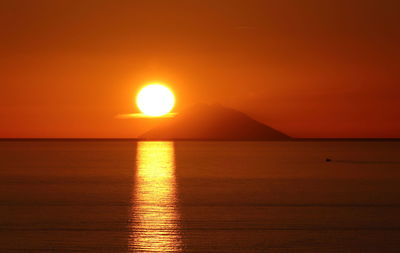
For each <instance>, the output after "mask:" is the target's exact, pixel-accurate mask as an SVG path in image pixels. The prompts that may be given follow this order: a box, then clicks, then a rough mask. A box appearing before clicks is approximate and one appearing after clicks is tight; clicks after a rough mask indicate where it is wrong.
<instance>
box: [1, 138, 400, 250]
mask: <svg viewBox="0 0 400 253" xmlns="http://www.w3.org/2000/svg"><path fill="white" fill-rule="evenodd" d="M0 252H1V253H4V252H198V253H203V252H205V253H207V252H216V253H217V252H218V253H219V252H221V253H222V252H225V253H232V252H249V253H252V252H254V253H256V252H257V253H258V252H285V253H286V252H289V253H290V252H296V253H299V252H307V253H314V252H315V253H317V252H318V253H321V252H331V253H333V252H346V253H358V252H359V253H369V252H393V253H395V252H396V253H397V252H400V142H388V141H386V142H385V141H286V142H212V141H199V142H195V141H177V142H168V141H167V142H156V141H153V142H151V141H134V140H34V141H29V140H17V141H16V140H12V141H11V140H9V141H7V140H3V141H0Z"/></svg>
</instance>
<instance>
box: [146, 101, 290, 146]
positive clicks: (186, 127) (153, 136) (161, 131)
mask: <svg viewBox="0 0 400 253" xmlns="http://www.w3.org/2000/svg"><path fill="white" fill-rule="evenodd" d="M139 138H140V139H147V140H167V139H168V140H177V139H181V140H184V139H187V140H288V139H290V137H289V136H287V135H285V134H283V133H281V132H279V131H277V130H275V129H273V128H271V127H269V126H266V125H264V124H262V123H260V122H258V121H256V120H254V119H252V118H250V117H249V116H247V115H246V114H244V113H242V112H239V111H236V110H234V109H231V108H226V107H223V106H221V105H207V104H196V105H194V106H192V107H190V108H188V109H186V110H184V111H183V112H181V113H180V114H178V115H177V116H176V117H175V118H173V119H171V120H169V121H168V122H165V123H163V124H161V125H159V126H157V127H155V128H153V129H151V130H150V131H148V132H146V133H145V134H143V135H142V136H140V137H139Z"/></svg>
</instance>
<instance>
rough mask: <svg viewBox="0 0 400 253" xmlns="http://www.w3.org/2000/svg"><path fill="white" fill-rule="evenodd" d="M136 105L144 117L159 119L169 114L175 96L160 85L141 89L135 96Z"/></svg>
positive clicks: (173, 104) (151, 85)
mask: <svg viewBox="0 0 400 253" xmlns="http://www.w3.org/2000/svg"><path fill="white" fill-rule="evenodd" d="M136 105H137V107H138V108H139V110H140V111H141V112H142V113H143V114H144V115H146V116H151V117H159V116H163V115H165V114H167V113H169V112H170V111H171V110H172V109H173V108H174V106H175V96H174V93H172V91H171V90H170V89H169V88H168V87H166V86H165V85H162V84H150V85H147V86H145V87H143V88H142V89H141V90H140V91H139V93H138V94H137V96H136Z"/></svg>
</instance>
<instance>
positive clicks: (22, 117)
mask: <svg viewBox="0 0 400 253" xmlns="http://www.w3.org/2000/svg"><path fill="white" fill-rule="evenodd" d="M399 10H400V2H399V1H396V0H393V1H389V0H381V1H369V0H353V1H352V0H346V1H345V0H332V1H324V0H304V1H298V0H277V1H267V0H220V1H217V0H186V1H176V0H168V1H167V0H156V1H152V0H141V1H133V0H132V1H129V0H119V1H118V0H109V1H102V0H86V1H83V0H81V1H78V0H77V1H73V0H69V1H67V0H57V1H54V0H47V1H43V0H35V1H32V0H26V1H21V0H9V1H7V0H4V1H1V2H0V32H1V39H0V138H25V137H35V138H38V137H45V138H50V137H62V138H69V137H90V138H91V137H98V138H107V137H114V138H120V137H136V136H137V135H138V134H141V133H142V132H143V131H145V130H146V129H148V128H149V127H151V126H153V125H155V124H157V123H159V122H160V121H161V120H168V119H156V120H154V119H137V118H133V119H120V118H118V117H116V115H119V114H124V113H137V112H138V110H137V108H136V106H135V101H134V98H135V95H136V93H137V92H138V90H139V89H140V88H141V87H142V86H143V85H145V84H147V83H153V82H159V83H165V84H167V85H169V86H170V87H171V88H172V89H173V90H174V92H175V94H176V101H177V106H176V108H175V112H179V110H181V109H182V108H185V107H186V106H189V105H191V104H194V103H197V102H210V103H214V102H217V103H220V104H222V105H225V106H228V107H232V108H235V109H237V110H240V111H243V112H245V113H246V114H248V115H250V116H251V117H253V118H255V119H257V120H260V121H261V122H263V123H265V124H268V125H269V126H271V127H274V128H276V129H279V130H280V131H282V132H285V133H286V134H288V135H291V136H293V137H398V138H400V46H399V45H400V25H399V24H400V11H399Z"/></svg>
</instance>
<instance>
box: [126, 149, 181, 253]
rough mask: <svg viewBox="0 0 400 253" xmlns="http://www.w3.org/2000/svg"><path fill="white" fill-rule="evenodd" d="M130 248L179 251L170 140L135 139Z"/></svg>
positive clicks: (132, 250)
mask: <svg viewBox="0 0 400 253" xmlns="http://www.w3.org/2000/svg"><path fill="white" fill-rule="evenodd" d="M136 163H137V164H136V174H135V184H134V193H133V194H134V196H133V203H132V213H131V235H130V243H129V248H130V251H131V252H181V246H182V245H181V238H180V231H179V214H178V211H177V207H176V205H177V203H176V202H177V200H176V189H175V188H176V182H175V157H174V145H173V143H172V142H138V148H137V158H136Z"/></svg>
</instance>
